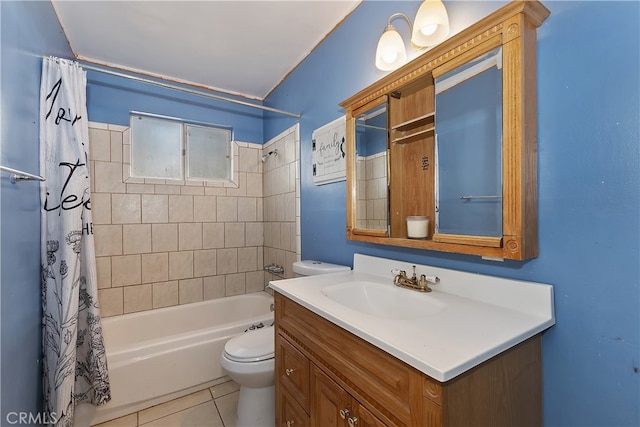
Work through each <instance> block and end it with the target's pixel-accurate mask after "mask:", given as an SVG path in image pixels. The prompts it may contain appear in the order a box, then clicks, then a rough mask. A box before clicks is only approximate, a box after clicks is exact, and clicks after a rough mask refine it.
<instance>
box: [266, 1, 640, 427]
mask: <svg viewBox="0 0 640 427" xmlns="http://www.w3.org/2000/svg"><path fill="white" fill-rule="evenodd" d="M445 4H446V5H447V8H448V11H449V17H450V20H451V22H452V29H453V31H458V30H459V29H461V28H464V27H466V26H468V25H469V24H471V23H472V22H474V21H476V20H478V19H480V18H482V17H483V16H485V15H487V14H488V13H490V12H491V11H493V10H495V9H497V8H498V7H499V6H500V5H501V4H503V2H500V3H495V2H493V3H489V2H458V1H448V2H445ZM546 6H547V7H548V8H549V9H550V10H551V16H550V17H549V19H548V20H547V21H546V22H545V23H544V24H543V26H542V27H541V28H540V29H539V30H538V69H539V71H538V101H539V102H538V115H539V123H538V129H539V146H538V152H539V180H538V181H539V238H540V245H539V249H540V256H539V257H538V258H536V259H534V260H530V261H527V262H515V261H505V262H504V263H495V262H490V261H482V260H481V259H480V258H478V257H472V256H463V255H448V254H442V253H437V252H430V251H417V250H409V249H401V248H395V247H385V246H376V245H370V244H364V243H356V242H348V241H347V240H346V238H345V214H346V209H345V203H346V196H345V184H344V182H343V183H336V184H328V185H323V186H314V185H313V183H312V178H311V172H310V165H311V148H310V147H311V132H312V131H313V129H315V128H317V127H319V126H321V125H323V124H325V123H327V122H329V121H331V120H333V119H335V118H337V117H338V116H340V115H341V114H343V111H342V110H341V108H340V107H339V106H338V103H339V102H341V101H342V100H344V99H346V98H348V97H349V96H351V95H353V94H354V93H356V92H357V91H359V90H360V89H362V88H364V87H366V86H367V85H369V84H371V83H373V82H374V81H376V80H377V79H379V78H380V77H382V76H383V75H384V74H383V73H381V72H379V71H376V69H375V66H374V54H375V47H376V43H377V39H378V37H379V36H380V34H381V32H382V30H383V28H384V25H385V23H386V20H387V18H388V17H389V16H390V15H391V14H392V13H394V12H404V13H406V14H407V15H409V16H410V17H413V16H415V12H416V10H417V8H418V3H416V2H397V1H394V2H387V1H384V2H377V1H376V2H374V1H366V2H364V3H363V4H362V5H361V6H360V7H359V8H357V9H356V10H355V11H354V13H353V14H352V15H351V16H350V17H349V18H347V19H346V20H345V21H344V23H343V24H342V25H341V26H340V27H339V28H337V29H336V30H335V31H334V32H333V33H332V34H331V35H330V36H329V37H328V38H327V39H326V40H325V41H324V42H323V43H322V45H321V46H319V47H317V48H316V49H315V50H314V52H313V53H312V54H311V55H310V56H309V57H308V58H307V59H306V60H305V61H304V62H303V63H302V64H301V65H300V66H298V68H297V69H296V70H295V71H294V72H293V73H292V74H291V75H290V76H289V77H288V78H287V79H286V80H285V81H284V82H283V83H282V84H281V85H280V86H279V87H278V88H277V89H276V90H275V91H274V92H273V93H272V94H271V95H270V96H269V97H268V98H267V99H266V100H265V105H271V106H274V107H277V108H281V109H286V110H289V111H299V112H302V114H303V117H302V119H301V120H300V132H301V134H300V138H301V145H302V149H301V165H302V171H301V204H302V213H301V215H302V236H303V238H302V256H303V258H313V259H320V260H325V261H331V262H337V263H343V264H351V262H352V261H351V260H352V256H353V253H355V252H359V253H365V254H370V255H376V256H383V257H388V258H395V259H403V260H407V261H413V262H417V263H423V264H431V265H437V266H442V267H448V268H455V269H459V270H466V271H475V272H481V273H486V274H491V275H496V276H503V277H512V278H519V279H524V280H531V281H537V282H544V283H550V284H553V285H554V286H555V301H556V302H555V306H556V317H557V324H556V325H555V326H554V327H553V328H551V329H550V330H549V331H547V332H546V333H545V334H544V338H543V352H544V353H543V357H544V379H543V381H544V420H545V425H547V426H632V425H633V426H637V425H640V415H639V411H640V372H638V369H639V368H640V349H639V339H640V327H639V325H640V314H639V313H640V289H639V288H640V285H639V282H640V270H639V261H640V250H639V248H640V243H639V242H640V184H639V183H640V173H639V172H640V171H639V169H640V155H639V146H640V144H639V141H640V136H639V126H640V124H639V122H638V118H639V116H640V109H639V93H640V88H639V76H640V66H639V59H640V45H639V41H640V32H639V31H640V30H639V28H640V24H639V22H640V3H638V2H635V1H634V2H613V1H606V2H547V3H546ZM394 24H396V21H394ZM396 27H397V28H398V30H399V31H400V33H401V34H402V35H403V37H404V39H405V40H408V30H407V29H406V25H405V24H404V23H403V22H402V21H398V22H397V25H396ZM265 117H266V120H265V131H264V133H265V139H268V138H270V137H273V136H274V135H276V134H278V133H279V132H281V131H282V130H283V129H284V128H286V127H287V126H289V125H290V124H291V122H292V121H291V120H290V119H287V118H281V117H273V116H272V115H266V116H265Z"/></svg>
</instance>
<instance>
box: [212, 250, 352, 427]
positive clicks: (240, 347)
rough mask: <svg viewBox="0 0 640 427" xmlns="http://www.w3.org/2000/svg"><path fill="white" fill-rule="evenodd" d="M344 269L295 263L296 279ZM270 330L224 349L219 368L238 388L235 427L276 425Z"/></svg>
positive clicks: (231, 342)
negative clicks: (220, 367)
mask: <svg viewBox="0 0 640 427" xmlns="http://www.w3.org/2000/svg"><path fill="white" fill-rule="evenodd" d="M349 270H350V268H349V267H347V266H344V265H336V264H329V263H325V262H319V261H296V262H294V263H293V272H294V273H296V276H314V275H317V274H328V273H338V272H341V271H349ZM274 334H275V332H274V328H273V326H268V327H264V328H260V329H255V330H251V331H248V332H245V333H244V334H241V335H238V336H236V337H233V338H231V339H230V340H229V341H227V343H226V344H225V346H224V352H223V353H222V367H223V368H224V370H225V371H226V372H227V374H228V375H229V377H230V378H231V379H232V380H234V381H235V382H237V383H238V384H240V396H239V397H238V412H237V416H236V427H273V425H274V424H275V418H276V416H275V396H274V370H275V361H274V351H275V344H274V340H275V335H274Z"/></svg>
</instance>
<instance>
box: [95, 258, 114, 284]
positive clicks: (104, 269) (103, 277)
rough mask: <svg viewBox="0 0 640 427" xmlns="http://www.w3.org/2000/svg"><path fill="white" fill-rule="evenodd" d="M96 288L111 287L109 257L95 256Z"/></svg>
mask: <svg viewBox="0 0 640 427" xmlns="http://www.w3.org/2000/svg"><path fill="white" fill-rule="evenodd" d="M96 276H97V279H98V289H104V288H110V287H111V257H108V256H106V257H96Z"/></svg>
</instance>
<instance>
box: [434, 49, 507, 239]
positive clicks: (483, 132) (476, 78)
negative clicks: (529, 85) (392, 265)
mask: <svg viewBox="0 0 640 427" xmlns="http://www.w3.org/2000/svg"><path fill="white" fill-rule="evenodd" d="M435 99H436V115H435V127H436V150H435V173H436V179H435V182H436V188H435V191H436V196H435V198H436V201H435V203H436V210H435V212H436V230H435V232H436V233H441V234H458V235H471V236H493V237H499V236H502V48H496V49H493V50H492V51H490V52H489V53H487V54H484V55H482V56H481V57H479V58H477V59H474V60H472V61H469V62H467V63H466V64H463V65H461V66H459V67H457V68H455V69H454V70H452V71H449V72H447V73H445V74H443V75H442V76H440V77H438V78H436V79H435Z"/></svg>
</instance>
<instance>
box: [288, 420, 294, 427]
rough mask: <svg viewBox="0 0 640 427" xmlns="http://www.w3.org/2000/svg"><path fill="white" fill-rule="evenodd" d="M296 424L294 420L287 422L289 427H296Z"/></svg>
mask: <svg viewBox="0 0 640 427" xmlns="http://www.w3.org/2000/svg"><path fill="white" fill-rule="evenodd" d="M294 424H295V423H294V422H293V420H289V421H287V427H291V426H292V425H294Z"/></svg>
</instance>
